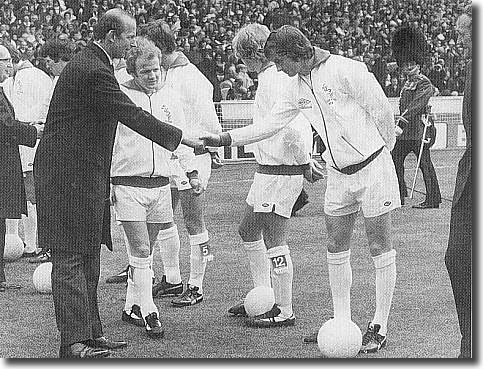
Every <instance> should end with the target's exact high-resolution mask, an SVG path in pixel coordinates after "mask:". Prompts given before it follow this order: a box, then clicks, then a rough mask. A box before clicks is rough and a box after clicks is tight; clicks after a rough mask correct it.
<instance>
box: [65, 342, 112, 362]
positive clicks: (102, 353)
mask: <svg viewBox="0 0 483 369" xmlns="http://www.w3.org/2000/svg"><path fill="white" fill-rule="evenodd" d="M109 355H111V351H109V350H107V349H102V348H95V347H90V346H88V345H86V344H84V343H81V342H78V343H74V344H72V345H70V346H61V347H60V351H59V358H60V359H102V358H105V357H108V356H109Z"/></svg>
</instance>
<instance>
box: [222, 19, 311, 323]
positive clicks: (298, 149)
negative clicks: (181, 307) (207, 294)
mask: <svg viewBox="0 0 483 369" xmlns="http://www.w3.org/2000/svg"><path fill="white" fill-rule="evenodd" d="M269 34H270V31H269V30H268V28H267V27H266V26H263V25H260V24H250V25H248V26H246V27H244V28H242V29H241V30H240V31H239V32H238V34H237V35H236V36H235V38H234V39H233V49H234V50H235V53H236V55H237V57H239V58H241V59H242V60H243V63H244V64H245V65H246V66H247V67H248V70H250V71H252V72H256V73H257V74H258V81H259V85H258V90H257V94H256V97H255V103H254V112H253V125H254V129H256V128H257V127H263V126H264V125H266V124H270V120H269V119H268V118H269V117H270V110H271V109H272V107H273V106H274V104H275V102H276V100H277V99H278V98H279V97H280V93H281V92H282V91H284V90H285V89H287V88H288V86H289V83H290V81H291V79H292V78H289V77H288V76H287V75H285V74H284V73H281V72H278V71H277V68H276V67H275V64H274V63H272V62H271V61H269V60H268V59H267V58H266V57H265V56H264V55H263V46H264V45H265V42H266V40H267V38H268V35H269ZM251 146H252V147H250V148H248V150H251V151H253V153H254V155H255V159H256V161H257V163H258V168H257V172H256V173H255V177H254V180H253V183H252V186H251V188H250V191H249V193H248V196H247V199H246V202H247V206H246V209H245V214H244V217H243V219H242V222H241V224H240V227H239V234H240V236H241V238H242V240H243V242H244V243H243V245H244V248H245V250H246V253H247V257H248V260H249V265H250V271H251V274H252V279H253V284H254V287H258V286H267V287H273V290H274V295H275V305H274V306H273V308H272V309H271V310H270V311H268V312H265V313H264V314H261V315H259V316H256V317H254V318H251V319H249V320H247V323H248V325H250V326H256V327H275V326H289V325H294V324H295V315H294V312H293V307H292V280H293V273H294V271H293V264H292V258H291V256H290V249H289V247H288V245H287V232H288V220H289V219H290V216H291V213H292V208H293V205H294V203H295V201H296V200H297V197H298V196H299V194H300V192H301V190H302V185H303V180H304V173H305V172H306V171H308V172H310V165H309V163H310V162H311V149H312V130H311V127H310V124H309V122H308V121H307V119H306V118H305V117H303V116H302V115H301V114H298V115H296V116H295V117H294V119H292V120H291V122H290V124H288V125H287V126H286V127H285V128H283V129H282V130H280V131H279V132H278V133H277V134H275V135H273V136H272V137H270V138H267V139H266V140H263V141H260V142H258V143H256V144H253V145H251ZM229 312H230V313H231V314H233V315H241V316H246V312H245V308H244V306H243V302H242V303H240V304H238V305H235V306H233V307H232V308H230V309H229Z"/></svg>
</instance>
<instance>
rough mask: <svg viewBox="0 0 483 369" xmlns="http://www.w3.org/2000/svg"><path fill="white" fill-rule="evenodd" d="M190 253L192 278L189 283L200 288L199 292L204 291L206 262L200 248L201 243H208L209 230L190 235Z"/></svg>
mask: <svg viewBox="0 0 483 369" xmlns="http://www.w3.org/2000/svg"><path fill="white" fill-rule="evenodd" d="M189 240H190V245H191V253H190V278H189V280H188V284H189V285H191V286H196V287H198V288H199V290H198V292H199V293H203V279H204V277H205V271H206V263H207V261H206V260H205V259H204V258H203V254H202V252H201V249H200V245H203V244H205V243H208V241H209V237H208V231H204V232H203V233H200V234H194V235H189Z"/></svg>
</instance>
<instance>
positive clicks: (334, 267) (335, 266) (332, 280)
mask: <svg viewBox="0 0 483 369" xmlns="http://www.w3.org/2000/svg"><path fill="white" fill-rule="evenodd" d="M350 255H351V252H350V250H347V251H342V252H337V253H331V252H327V264H328V269H329V284H330V291H331V293H332V304H333V305H334V318H344V319H351V286H352V268H351V264H350Z"/></svg>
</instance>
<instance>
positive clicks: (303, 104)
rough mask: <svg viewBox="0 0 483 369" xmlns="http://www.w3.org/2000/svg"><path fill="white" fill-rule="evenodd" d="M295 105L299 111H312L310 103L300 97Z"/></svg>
mask: <svg viewBox="0 0 483 369" xmlns="http://www.w3.org/2000/svg"><path fill="white" fill-rule="evenodd" d="M297 103H298V107H299V109H312V101H310V100H308V99H304V98H303V97H301V98H300V99H299V101H298V102H297Z"/></svg>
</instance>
